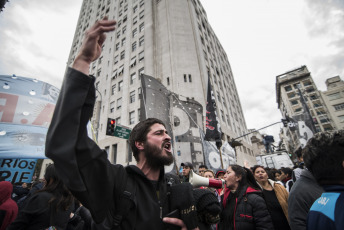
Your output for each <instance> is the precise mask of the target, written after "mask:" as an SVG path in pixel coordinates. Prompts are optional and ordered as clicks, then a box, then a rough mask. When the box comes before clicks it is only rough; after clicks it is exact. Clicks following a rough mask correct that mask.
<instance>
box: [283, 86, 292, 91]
mask: <svg viewBox="0 0 344 230" xmlns="http://www.w3.org/2000/svg"><path fill="white" fill-rule="evenodd" d="M284 89H285V91H287V92H288V91H290V90H292V88H291V86H290V85H287V86H285V87H284Z"/></svg>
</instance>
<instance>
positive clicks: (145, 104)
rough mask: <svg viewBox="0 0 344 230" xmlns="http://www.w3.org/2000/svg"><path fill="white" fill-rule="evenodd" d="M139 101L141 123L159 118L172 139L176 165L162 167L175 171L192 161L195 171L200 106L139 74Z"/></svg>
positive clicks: (200, 160)
mask: <svg viewBox="0 0 344 230" xmlns="http://www.w3.org/2000/svg"><path fill="white" fill-rule="evenodd" d="M141 83H142V100H141V109H140V120H144V119H147V118H149V117H154V118H158V119H160V120H161V121H163V122H164V123H165V125H166V130H167V131H168V133H169V135H170V137H171V138H172V146H173V154H174V157H175V164H174V165H171V166H168V167H165V172H170V171H174V170H175V169H176V168H177V167H176V166H178V167H179V166H180V164H181V163H182V162H186V161H187V162H191V163H192V164H193V166H194V167H195V168H196V167H197V166H198V165H201V164H203V162H204V159H203V153H202V144H201V141H200V136H199V131H198V127H199V126H202V124H203V120H202V114H203V107H202V105H201V104H200V103H198V102H197V101H195V100H193V99H188V98H187V100H186V101H185V100H181V99H180V98H179V96H178V95H176V94H174V93H173V92H171V91H169V90H168V89H167V88H166V87H165V86H164V85H163V84H161V83H160V82H159V81H158V80H157V79H155V78H154V77H151V76H148V75H141Z"/></svg>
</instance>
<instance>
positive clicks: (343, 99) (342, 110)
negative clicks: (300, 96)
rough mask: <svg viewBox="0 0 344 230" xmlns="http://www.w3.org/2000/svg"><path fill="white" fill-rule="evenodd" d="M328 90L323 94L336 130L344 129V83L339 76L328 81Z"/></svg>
mask: <svg viewBox="0 0 344 230" xmlns="http://www.w3.org/2000/svg"><path fill="white" fill-rule="evenodd" d="M325 83H326V87H327V90H326V91H324V92H321V94H320V95H321V97H322V99H323V101H324V102H325V104H326V106H327V108H328V111H329V113H330V114H331V118H332V121H333V124H334V128H335V129H337V130H339V129H344V82H343V80H342V79H340V77H339V76H336V77H332V78H328V79H327V80H326V82H325Z"/></svg>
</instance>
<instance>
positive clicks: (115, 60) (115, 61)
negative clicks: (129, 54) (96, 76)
mask: <svg viewBox="0 0 344 230" xmlns="http://www.w3.org/2000/svg"><path fill="white" fill-rule="evenodd" d="M117 62H118V55H117V56H116V57H115V58H114V64H117Z"/></svg>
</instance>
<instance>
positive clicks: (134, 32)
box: [133, 28, 137, 38]
mask: <svg viewBox="0 0 344 230" xmlns="http://www.w3.org/2000/svg"><path fill="white" fill-rule="evenodd" d="M136 35H137V28H135V29H134V30H133V38H134V37H136Z"/></svg>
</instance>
